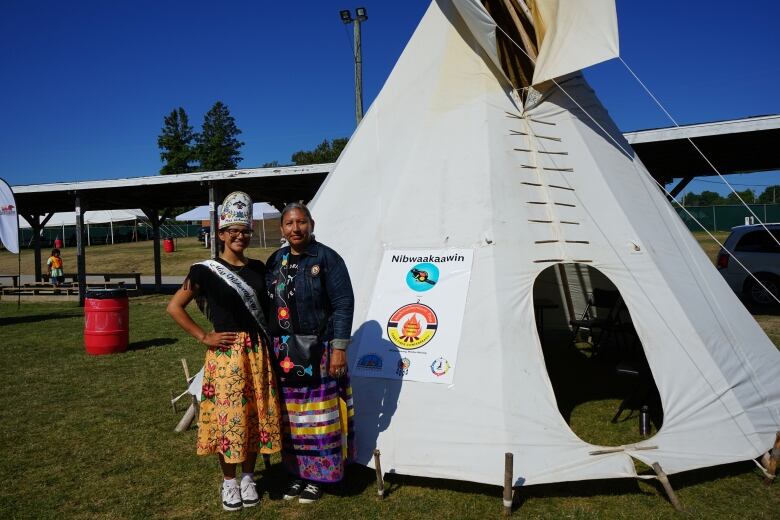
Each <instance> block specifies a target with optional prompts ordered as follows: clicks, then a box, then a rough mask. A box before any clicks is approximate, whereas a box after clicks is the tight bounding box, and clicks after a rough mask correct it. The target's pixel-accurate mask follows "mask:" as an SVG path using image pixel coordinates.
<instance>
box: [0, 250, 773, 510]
mask: <svg viewBox="0 0 780 520" xmlns="http://www.w3.org/2000/svg"><path fill="white" fill-rule="evenodd" d="M697 238H698V237H697ZM72 251H73V249H66V250H65V254H66V256H65V261H66V266H72V265H74V263H75V259H74V258H72V257H70V259H69V256H68V255H70V254H72ZM205 252H206V250H205V249H204V248H203V247H202V246H200V245H199V244H198V243H197V242H195V241H194V239H191V240H189V241H187V240H180V241H179V251H177V252H176V253H174V254H172V255H165V254H163V261H164V262H167V263H164V264H163V274H166V275H176V274H180V275H181V274H185V273H186V270H187V268H188V266H189V264H190V263H192V262H193V261H195V260H198V259H202V258H204V257H205V256H206V255H205V254H204V253H205ZM269 252H270V250H261V249H253V250H251V253H252V254H251V255H250V256H253V257H255V258H261V259H265V258H266V256H267V254H268V253H269ZM714 252H717V246H715V248H714ZM150 253H151V243H150V242H145V243H139V244H126V245H123V246H121V247H119V246H117V247H114V248H112V247H110V246H95V247H92V248H90V249H89V250H88V252H87V259H88V260H87V261H88V263H87V267H88V269H92V270H100V271H112V270H113V271H125V270H133V269H134V270H136V271H140V272H142V273H145V274H146V273H148V274H152V272H153V271H152V270H151V254H150ZM708 253H710V256H711V257H712V256H714V255H713V252H711V251H709V250H708ZM15 262H16V259H15V257H10V255H7V254H6V253H2V254H0V272H3V273H6V272H16V263H15ZM67 262H71V263H67ZM90 262H94V263H90ZM109 265H110V267H108V266H109ZM66 270H68V271H69V270H70V269H68V268H67V267H66ZM23 272H24V270H23ZM27 272H30V273H31V272H32V266H31V265H29V269H27ZM166 303H167V298H166V297H161V296H142V297H137V298H133V299H131V301H130V306H131V309H130V316H131V323H130V331H131V336H130V349H129V350H128V352H126V353H124V354H121V355H113V356H101V357H91V356H87V355H86V354H85V353H84V348H83V340H82V331H83V317H82V316H83V315H82V311H81V309H79V308H78V307H77V306H76V305H75V304H73V303H23V304H22V307H21V309H19V310H17V308H16V303H15V302H0V345H2V349H3V354H4V364H3V367H4V370H3V374H4V376H5V377H4V381H5V383H4V384H5V389H6V394H5V395H6V397H5V399H4V400H3V404H2V406H1V407H0V436H1V437H2V440H3V442H2V448H0V477H2V482H3V484H4V485H3V486H2V488H1V489H0V518H2V519H5V518H36V519H37V518H95V519H97V518H100V519H103V518H148V517H172V518H211V517H215V516H217V515H221V514H223V513H222V510H221V507H220V504H219V501H218V494H217V489H218V485H219V481H220V476H219V471H218V468H217V464H216V459H215V458H214V457H198V456H196V455H195V433H196V432H195V430H194V429H191V430H189V431H187V432H185V433H182V434H176V433H174V432H173V428H174V426H175V425H176V423H177V421H178V419H179V418H180V417H181V412H180V413H178V414H174V413H173V412H172V411H171V408H170V405H169V404H168V400H169V397H170V391H171V390H174V391H176V393H179V392H180V391H182V390H183V389H184V383H183V375H182V370H181V365H180V361H179V360H180V359H181V358H186V359H187V360H188V362H189V365H190V367H191V368H192V369H193V371H194V370H195V369H197V368H198V367H199V366H200V364H201V363H202V359H203V349H202V347H201V346H199V345H198V344H196V343H195V341H194V340H192V339H190V338H189V337H187V336H186V335H185V334H184V333H183V332H182V331H181V330H180V329H179V328H178V327H177V326H175V324H174V323H173V322H172V321H171V320H170V319H169V318H168V317H167V316H166V314H165V312H164V307H165V304H166ZM197 314H198V313H197V311H196V312H193V315H197ZM756 319H757V321H758V322H759V323H760V324H761V326H762V327H763V328H764V330H765V331H767V333H768V334H769V336H770V337H771V338H772V340H773V341H774V342H775V344H776V345H780V316H770V315H758V316H756ZM579 361H581V360H579ZM570 366H573V365H570ZM550 368H551V370H552V367H550ZM593 378H594V379H593V382H594V385H593V386H594V387H595V386H596V384H595V383H597V382H598V378H599V374H598V372H595V373H594V374H593ZM596 393H597V394H598V393H599V392H596ZM619 395H620V394H619V393H614V392H610V391H605V392H603V393H601V394H600V395H593V396H592V399H589V400H588V399H583V398H582V397H583V396H577V397H578V401H577V402H576V403H574V402H571V403H568V404H566V405H565V406H566V407H567V414H568V415H569V420H570V423H571V426H572V429H573V430H574V431H575V432H576V433H577V434H578V435H580V436H581V437H582V438H584V439H587V440H589V441H591V442H598V443H603V444H620V443H624V442H631V441H633V440H636V426H637V423H636V420H635V419H632V420H629V421H625V422H621V423H618V424H617V425H611V424H609V422H608V420H609V418H610V417H611V416H612V414H613V413H614V410H615V409H616V407H617V405H618V403H619V401H620V397H619ZM496 465H497V468H498V470H499V471H500V468H501V467H502V461H496ZM257 478H258V482H259V487H260V489H261V491H262V492H263V500H262V503H261V505H260V506H259V507H258V508H255V509H250V510H247V511H243V512H240V513H233V514H227V513H224V515H225V516H226V517H232V518H249V517H253V518H256V517H260V518H274V519H276V518H279V519H302V518H306V519H317V518H328V519H334V518H388V519H390V518H392V519H396V518H409V519H412V518H421V517H428V518H436V519H439V518H452V519H459V518H498V517H500V512H501V489H500V488H498V487H494V486H486V485H481V484H474V483H468V482H456V481H447V480H435V479H423V478H414V477H402V476H392V475H391V476H389V477H388V481H387V487H388V490H389V492H388V496H387V498H386V499H385V500H384V501H382V502H379V501H377V500H376V498H375V497H376V492H375V489H374V476H373V470H368V469H366V468H362V467H352V468H350V470H349V471H348V476H347V481H346V484H345V485H344V486H343V487H341V488H339V489H335V490H331V493H329V494H326V495H325V497H324V498H323V499H322V500H321V501H320V502H319V503H317V504H313V505H310V506H302V505H299V504H298V503H297V502H294V503H287V502H284V501H283V500H280V495H281V492H282V488H283V485H284V483H285V482H284V476H283V472H282V470H281V468H280V465H279V460H278V457H275V458H274V459H273V461H272V466H271V468H270V469H268V470H264V469H259V470H258V472H257ZM671 482H672V484H673V486H674V487H675V489H676V490H677V492H678V496H679V497H680V499H681V501H682V503H683V504H684V505H685V507H686V508H687V510H688V514H687V515H685V516H686V517H690V518H756V519H758V518H765V519H773V518H778V515H779V513H778V512H779V511H780V483H777V484H775V485H774V486H773V487H770V488H767V487H764V486H763V485H762V483H761V477H760V475H759V473H758V472H757V470H756V468H755V466H754V465H753V464H752V463H751V462H743V463H738V464H731V465H726V466H720V467H716V468H709V469H704V470H697V471H692V472H687V473H683V474H679V475H673V476H672V477H671ZM515 515H516V516H517V517H523V518H577V519H580V518H631V519H633V518H678V517H679V516H680V515H678V514H677V513H675V511H674V509H673V508H672V506H671V505H670V504H669V503H668V502H667V500H666V498H665V495H664V494H663V491H662V490H661V488H660V485H659V484H658V483H657V482H655V481H636V480H631V479H616V480H604V481H591V482H572V483H562V484H554V485H540V486H531V487H528V488H525V489H522V490H521V492H520V504H519V510H518V511H517V512H516V513H515Z"/></svg>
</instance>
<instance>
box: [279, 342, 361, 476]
mask: <svg viewBox="0 0 780 520" xmlns="http://www.w3.org/2000/svg"><path fill="white" fill-rule="evenodd" d="M279 345H280V339H279V338H274V353H275V354H276V357H277V360H276V362H275V364H274V366H275V367H276V369H277V374H278V375H279V380H280V391H281V398H282V402H281V405H282V460H283V462H284V464H285V466H286V467H287V470H288V471H289V472H290V473H291V474H293V475H295V476H297V477H300V478H302V479H306V480H311V481H315V482H325V483H327V482H338V481H340V480H341V479H342V478H344V467H345V465H346V463H348V462H350V461H351V459H352V458H353V454H354V428H353V416H354V410H353V408H352V388H351V387H350V385H349V376H348V375H346V374H345V375H344V376H342V377H339V378H332V377H330V376H329V375H328V365H329V363H330V353H331V347H330V346H326V347H325V348H324V352H323V354H322V359H321V360H320V374H322V377H321V378H320V380H319V381H318V382H317V381H315V382H312V383H311V384H309V385H308V386H288V385H285V381H284V374H285V372H284V369H283V368H282V367H281V365H280V363H281V362H282V361H283V359H282V360H280V359H279V357H280V356H279Z"/></svg>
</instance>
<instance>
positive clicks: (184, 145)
mask: <svg viewBox="0 0 780 520" xmlns="http://www.w3.org/2000/svg"><path fill="white" fill-rule="evenodd" d="M194 137H195V136H194V134H193V133H192V127H191V126H190V124H189V119H188V118H187V112H185V111H184V109H183V108H182V107H179V108H177V109H174V110H172V111H171V113H170V114H168V115H167V116H165V119H164V120H163V127H162V133H160V135H159V136H158V137H157V146H158V148H160V159H161V160H162V161H163V162H164V163H165V164H164V165H163V167H162V168H160V173H161V174H162V175H169V174H172V173H187V172H191V171H192V165H191V163H193V162H194V161H195V151H194V149H193V147H192V140H193V138H194Z"/></svg>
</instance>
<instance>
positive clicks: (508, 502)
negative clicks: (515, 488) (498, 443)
mask: <svg viewBox="0 0 780 520" xmlns="http://www.w3.org/2000/svg"><path fill="white" fill-rule="evenodd" d="M513 459H514V456H513V455H512V454H511V453H504V516H510V515H511V514H512V468H513V466H514V464H513Z"/></svg>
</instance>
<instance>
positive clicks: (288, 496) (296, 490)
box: [277, 479, 303, 500]
mask: <svg viewBox="0 0 780 520" xmlns="http://www.w3.org/2000/svg"><path fill="white" fill-rule="evenodd" d="M301 491H303V480H300V479H295V480H293V481H292V484H290V487H289V488H287V491H285V492H284V496H283V497H282V498H284V499H285V500H292V499H293V498H298V497H299V496H300V495H301ZM277 496H278V495H277Z"/></svg>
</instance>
